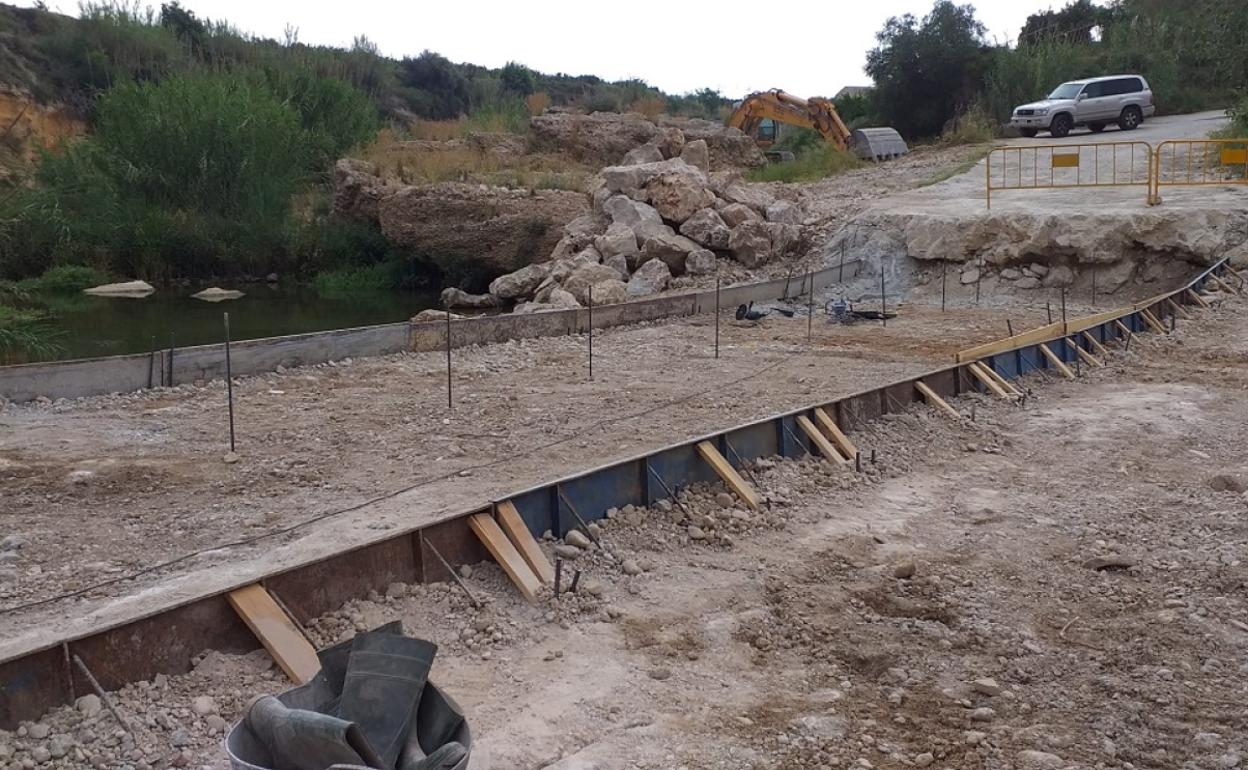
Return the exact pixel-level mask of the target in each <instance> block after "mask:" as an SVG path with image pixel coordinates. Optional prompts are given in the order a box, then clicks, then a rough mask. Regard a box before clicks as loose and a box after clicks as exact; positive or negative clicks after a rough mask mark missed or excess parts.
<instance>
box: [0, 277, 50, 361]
mask: <svg viewBox="0 0 1248 770" xmlns="http://www.w3.org/2000/svg"><path fill="white" fill-rule="evenodd" d="M31 302H32V301H31V298H30V295H29V294H28V293H27V292H26V290H24V289H22V288H21V287H18V286H16V285H15V284H12V283H9V282H0V365H8V364H21V363H26V362H28V361H37V360H39V359H42V358H52V357H53V356H55V355H56V354H58V353H60V352H61V351H62V350H63V347H62V345H61V338H62V337H63V336H64V332H63V331H61V330H59V329H57V328H56V327H55V326H53V325H52V321H51V318H50V317H49V316H48V314H47V313H45V312H43V311H42V310H38V309H36V308H33V307H31V306H30V305H31Z"/></svg>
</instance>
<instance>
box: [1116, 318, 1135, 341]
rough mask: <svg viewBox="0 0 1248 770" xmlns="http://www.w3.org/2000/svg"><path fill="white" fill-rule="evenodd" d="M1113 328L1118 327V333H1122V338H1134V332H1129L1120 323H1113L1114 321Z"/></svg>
mask: <svg viewBox="0 0 1248 770" xmlns="http://www.w3.org/2000/svg"><path fill="white" fill-rule="evenodd" d="M1114 326H1117V327H1118V331H1120V332H1122V336H1124V337H1128V338H1130V337H1134V336H1135V332H1133V331H1131V330H1130V329H1128V328H1127V325H1126V324H1124V323H1123V322H1122V321H1118V320H1115V321H1114Z"/></svg>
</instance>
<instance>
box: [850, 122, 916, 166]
mask: <svg viewBox="0 0 1248 770" xmlns="http://www.w3.org/2000/svg"><path fill="white" fill-rule="evenodd" d="M849 148H850V149H851V150H852V151H853V153H854V154H855V155H857V156H858V157H860V158H863V159H864V160H889V159H891V158H897V157H900V156H902V155H905V154H906V153H908V152H910V148H909V147H907V146H906V140H905V139H902V138H901V134H899V133H897V130H896V129H894V128H857V129H854V131H853V133H852V134H850V140H849Z"/></svg>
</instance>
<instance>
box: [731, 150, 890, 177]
mask: <svg viewBox="0 0 1248 770" xmlns="http://www.w3.org/2000/svg"><path fill="white" fill-rule="evenodd" d="M866 165H867V164H866V162H865V161H862V160H859V159H858V158H856V157H854V156H853V155H850V154H849V153H848V152H842V151H840V150H838V149H836V148H835V147H833V146H832V145H830V144H825V145H822V146H819V147H813V148H810V149H807V150H805V151H803V152H802V153H801V154H800V155H798V156H797V159H796V160H791V161H785V162H783V163H769V164H767V165H766V166H763V167H762V168H760V169H755V170H754V171H751V172H750V173H749V180H750V181H751V182H815V181H818V180H820V179H825V178H827V177H830V176H836V175H837V174H844V173H845V172H847V171H853V170H854V169H858V168H864V167H865V166H866Z"/></svg>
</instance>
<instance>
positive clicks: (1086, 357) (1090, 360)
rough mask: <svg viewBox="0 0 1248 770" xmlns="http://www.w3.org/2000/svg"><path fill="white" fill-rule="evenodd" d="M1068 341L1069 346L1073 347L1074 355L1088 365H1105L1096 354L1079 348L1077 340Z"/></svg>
mask: <svg viewBox="0 0 1248 770" xmlns="http://www.w3.org/2000/svg"><path fill="white" fill-rule="evenodd" d="M1069 342H1070V346H1071V347H1072V348H1074V349H1075V355H1077V356H1079V358H1080V359H1082V361H1083V362H1084V363H1085V364H1087V365H1088V366H1104V365H1105V364H1103V363H1101V362H1100V360H1099V359H1098V358H1097V357H1096V356H1094V355H1092V354H1091V353H1089V352H1088V351H1086V350H1084V349H1083V348H1081V347H1080V346H1079V343H1078V342H1077V341H1075V340H1073V339H1072V340H1070V341H1069Z"/></svg>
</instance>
